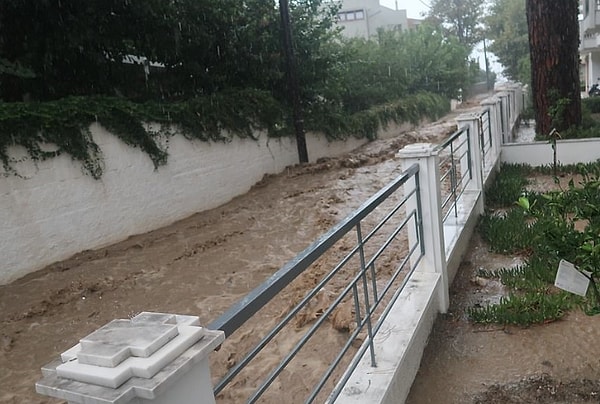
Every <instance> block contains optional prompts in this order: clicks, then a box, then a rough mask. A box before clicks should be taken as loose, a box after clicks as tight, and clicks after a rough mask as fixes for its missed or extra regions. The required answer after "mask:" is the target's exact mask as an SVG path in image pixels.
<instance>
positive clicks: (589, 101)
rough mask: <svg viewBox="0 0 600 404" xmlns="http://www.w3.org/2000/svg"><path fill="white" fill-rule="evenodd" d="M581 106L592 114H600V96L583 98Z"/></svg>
mask: <svg viewBox="0 0 600 404" xmlns="http://www.w3.org/2000/svg"><path fill="white" fill-rule="evenodd" d="M581 107H582V108H586V109H587V110H588V111H589V112H590V113H592V114H600V97H588V98H583V99H582V100H581Z"/></svg>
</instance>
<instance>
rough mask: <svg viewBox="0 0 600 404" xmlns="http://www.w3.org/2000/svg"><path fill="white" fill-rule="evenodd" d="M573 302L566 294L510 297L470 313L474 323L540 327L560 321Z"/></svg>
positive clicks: (514, 295) (475, 308)
mask: <svg viewBox="0 0 600 404" xmlns="http://www.w3.org/2000/svg"><path fill="white" fill-rule="evenodd" d="M571 300H572V299H571V297H570V296H568V295H567V293H563V292H560V293H544V292H537V293H536V292H534V293H528V294H524V295H520V294H519V295H518V294H509V295H508V296H506V297H501V298H500V302H499V303H498V304H493V305H488V306H482V307H471V308H469V309H468V311H467V314H468V316H469V318H470V319H471V321H473V322H476V323H482V324H506V325H508V324H512V325H529V324H541V323H548V322H551V321H556V320H558V319H560V318H561V317H562V316H563V315H564V313H565V311H566V310H568V309H569V308H570V307H571V306H572V302H571Z"/></svg>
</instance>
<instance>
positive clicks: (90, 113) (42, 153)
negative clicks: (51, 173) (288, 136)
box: [0, 90, 285, 178]
mask: <svg viewBox="0 0 600 404" xmlns="http://www.w3.org/2000/svg"><path fill="white" fill-rule="evenodd" d="M240 98H243V99H244V102H243V103H240V102H239V100H240ZM284 119H285V115H284V111H283V110H282V109H281V107H280V105H279V104H278V103H277V102H275V101H274V100H273V98H272V97H271V96H270V95H269V94H266V93H264V92H260V91H256V90H255V91H250V90H243V91H236V92H223V93H221V94H219V95H212V96H208V97H197V98H194V99H191V100H189V101H185V102H179V103H161V104H159V103H154V102H148V103H143V104H142V103H134V102H131V101H127V100H124V99H121V98H108V97H68V98H63V99H61V100H57V101H50V102H44V103H18V102H17V103H0V159H1V160H2V165H3V167H4V170H5V171H6V172H7V173H10V172H12V173H15V172H14V169H13V168H12V165H11V160H10V156H9V148H10V147H11V146H23V147H25V148H26V149H27V151H28V153H29V155H30V156H31V158H33V159H34V160H43V159H47V158H50V157H54V156H57V155H59V154H63V153H67V154H69V155H70V156H71V157H72V158H73V159H75V160H78V161H80V162H81V163H82V165H83V168H84V170H85V171H86V172H87V173H88V174H90V175H91V176H92V177H94V178H99V177H100V176H101V175H102V170H103V165H102V155H101V151H100V149H99V147H98V145H97V144H96V143H95V142H94V140H93V139H92V137H91V134H90V130H89V127H90V124H92V123H94V122H98V123H99V124H101V125H102V126H104V127H105V128H106V129H108V130H110V131H111V132H112V133H114V134H115V135H116V136H118V137H119V138H120V139H121V140H123V141H124V142H125V143H126V144H128V145H130V146H134V147H140V148H141V149H142V150H143V151H144V152H146V153H147V154H148V155H149V156H150V158H151V159H152V162H153V163H154V166H155V167H158V166H160V165H162V164H164V163H165V162H166V159H167V150H164V149H163V148H161V146H160V144H159V142H158V140H159V139H158V138H159V137H160V136H170V135H172V133H173V131H172V130H171V128H172V127H173V126H177V127H178V128H179V129H180V130H181V131H182V133H183V134H184V135H185V136H187V137H188V138H197V139H201V140H214V141H227V140H228V139H229V137H228V136H231V135H237V136H253V131H254V130H255V129H265V130H267V131H269V132H270V133H272V134H275V133H276V132H277V130H278V127H281V126H282V125H281V122H283V120H284ZM144 122H156V123H159V124H162V125H161V127H162V129H161V132H157V131H153V130H151V129H149V128H148V127H147V126H145V125H144V124H143V123H144ZM227 133H229V134H230V135H227ZM48 145H54V146H55V147H54V149H52V151H46V150H47V148H48V147H47V146H48ZM15 174H18V173H15Z"/></svg>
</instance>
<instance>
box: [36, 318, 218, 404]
mask: <svg viewBox="0 0 600 404" xmlns="http://www.w3.org/2000/svg"><path fill="white" fill-rule="evenodd" d="M224 339H225V335H224V333H223V332H222V331H212V330H208V329H206V328H203V327H200V325H199V320H198V317H194V316H180V315H173V314H164V313H149V312H144V313H140V314H138V315H137V316H135V317H133V318H131V319H125V320H113V321H111V322H110V323H108V324H106V325H105V326H103V327H101V328H100V329H98V330H96V331H94V332H93V333H92V334H90V335H88V336H87V337H85V338H83V339H82V340H80V342H79V344H77V345H76V346H74V347H73V348H71V349H69V350H67V351H66V352H64V353H63V354H62V355H61V357H60V359H57V360H55V361H53V362H51V363H49V364H48V365H46V366H45V367H43V368H42V374H43V376H44V377H43V379H41V380H40V381H39V382H37V383H36V391H37V392H38V393H40V394H43V395H47V396H51V397H56V398H59V399H63V400H66V401H68V402H69V403H81V404H100V403H102V404H107V403H111V404H150V403H152V404H175V403H177V404H192V403H194V404H211V403H214V402H215V398H214V395H213V387H212V383H211V379H210V369H209V361H208V356H209V354H210V353H211V352H212V351H213V350H214V349H215V348H216V347H218V346H219V345H220V344H221V343H222V342H223V340H224Z"/></svg>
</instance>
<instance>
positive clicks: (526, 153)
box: [501, 138, 600, 166]
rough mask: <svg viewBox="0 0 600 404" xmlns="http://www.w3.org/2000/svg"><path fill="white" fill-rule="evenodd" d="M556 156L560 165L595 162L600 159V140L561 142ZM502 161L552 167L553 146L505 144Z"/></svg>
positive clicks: (538, 143)
mask: <svg viewBox="0 0 600 404" xmlns="http://www.w3.org/2000/svg"><path fill="white" fill-rule="evenodd" d="M556 156H557V160H558V162H559V163H560V164H577V163H591V162H595V161H596V160H598V159H600V138H593V139H567V140H559V141H557V146H556ZM501 160H502V162H503V163H509V164H529V165H531V166H543V165H551V164H552V162H553V151H552V145H551V144H550V143H548V142H532V143H511V144H503V145H502V154H501Z"/></svg>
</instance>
